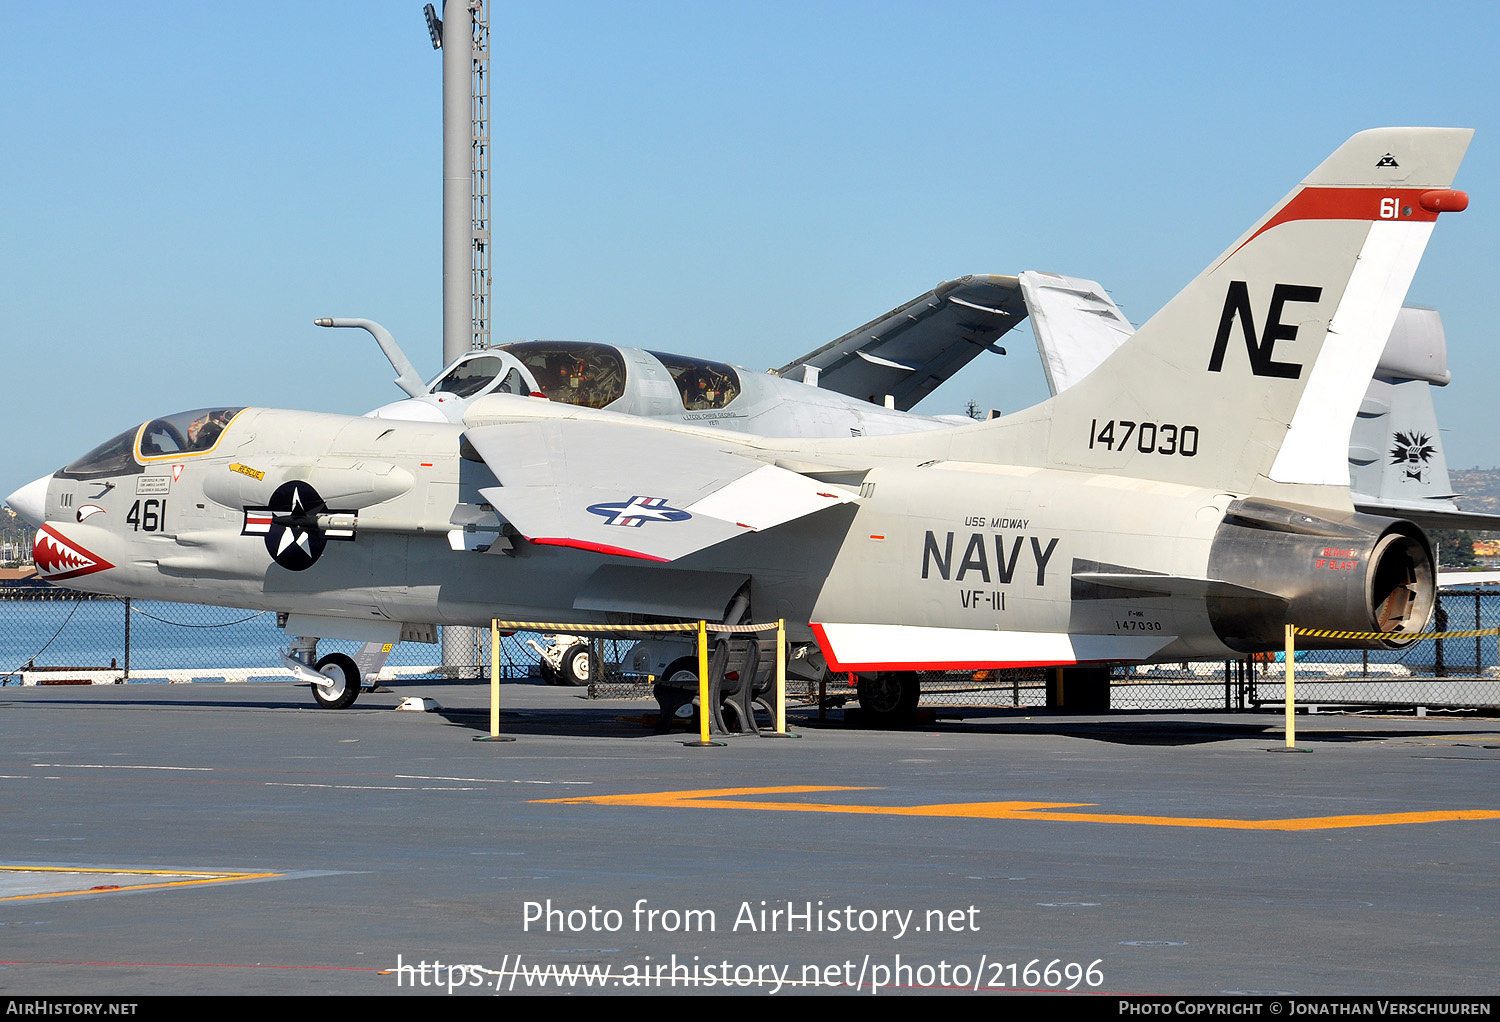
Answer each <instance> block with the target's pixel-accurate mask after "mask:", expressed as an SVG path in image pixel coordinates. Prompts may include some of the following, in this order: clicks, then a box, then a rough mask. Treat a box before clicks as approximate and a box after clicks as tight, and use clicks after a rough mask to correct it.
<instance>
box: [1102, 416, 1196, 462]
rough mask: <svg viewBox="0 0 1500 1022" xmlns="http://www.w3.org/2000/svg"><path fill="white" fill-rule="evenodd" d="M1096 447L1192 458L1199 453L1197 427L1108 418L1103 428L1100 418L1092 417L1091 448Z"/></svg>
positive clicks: (1107, 449)
mask: <svg viewBox="0 0 1500 1022" xmlns="http://www.w3.org/2000/svg"><path fill="white" fill-rule="evenodd" d="M1095 447H1103V448H1104V449H1105V450H1106V451H1130V450H1134V451H1136V452H1137V453H1140V454H1180V455H1182V456H1183V457H1184V458H1191V457H1192V456H1193V455H1195V454H1197V453H1198V427H1197V426H1178V425H1176V424H1174V423H1170V422H1131V421H1130V420H1129V419H1106V420H1104V426H1103V427H1102V428H1101V427H1100V425H1099V420H1098V419H1090V420H1089V450H1093V449H1094V448H1095Z"/></svg>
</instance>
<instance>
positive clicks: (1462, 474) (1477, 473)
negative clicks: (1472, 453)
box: [1448, 468, 1500, 515]
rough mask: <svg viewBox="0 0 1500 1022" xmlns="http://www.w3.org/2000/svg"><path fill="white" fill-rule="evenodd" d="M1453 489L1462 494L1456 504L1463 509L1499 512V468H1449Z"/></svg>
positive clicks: (1487, 512) (1491, 512) (1490, 512)
mask: <svg viewBox="0 0 1500 1022" xmlns="http://www.w3.org/2000/svg"><path fill="white" fill-rule="evenodd" d="M1448 478H1449V479H1450V480H1451V481H1452V482H1453V490H1454V492H1456V493H1459V494H1462V496H1460V497H1459V498H1458V506H1459V507H1461V508H1463V509H1464V510H1465V511H1479V512H1482V513H1484V514H1492V515H1493V514H1500V469H1495V468H1450V469H1448Z"/></svg>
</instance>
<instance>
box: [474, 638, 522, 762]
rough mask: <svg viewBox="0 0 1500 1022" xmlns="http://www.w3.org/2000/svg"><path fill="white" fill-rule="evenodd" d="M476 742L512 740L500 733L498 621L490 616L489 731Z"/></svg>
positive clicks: (512, 739)
mask: <svg viewBox="0 0 1500 1022" xmlns="http://www.w3.org/2000/svg"><path fill="white" fill-rule="evenodd" d="M474 741H476V742H513V741H515V739H514V738H509V737H505V736H502V735H501V734H500V622H499V620H498V619H496V618H490V733H489V734H487V735H480V736H479V737H477V738H475V739H474Z"/></svg>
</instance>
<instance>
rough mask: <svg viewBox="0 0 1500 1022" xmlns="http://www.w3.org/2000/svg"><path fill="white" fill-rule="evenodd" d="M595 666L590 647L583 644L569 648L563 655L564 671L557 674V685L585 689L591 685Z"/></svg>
mask: <svg viewBox="0 0 1500 1022" xmlns="http://www.w3.org/2000/svg"><path fill="white" fill-rule="evenodd" d="M593 666H594V665H593V661H592V660H591V659H590V658H589V648H588V646H586V645H585V644H583V643H581V642H580V643H578V644H577V645H576V646H569V647H568V648H567V649H566V650H565V651H564V652H563V655H562V670H560V671H558V672H557V683H558V684H559V685H571V686H573V687H574V688H583V687H584V686H586V685H588V683H589V676H590V675H591V674H592V673H593Z"/></svg>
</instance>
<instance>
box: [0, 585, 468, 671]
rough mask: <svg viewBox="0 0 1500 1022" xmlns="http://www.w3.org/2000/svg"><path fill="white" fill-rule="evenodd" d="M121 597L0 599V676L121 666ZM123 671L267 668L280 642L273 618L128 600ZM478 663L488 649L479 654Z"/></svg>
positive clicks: (347, 646) (408, 661)
mask: <svg viewBox="0 0 1500 1022" xmlns="http://www.w3.org/2000/svg"><path fill="white" fill-rule="evenodd" d="M125 607H126V605H125V602H124V601H123V600H4V601H0V674H3V673H6V672H12V671H15V670H18V669H20V668H21V667H23V666H24V665H25V664H26V663H27V661H29V660H32V659H33V658H34V659H35V661H36V664H37V665H38V666H59V667H108V666H109V664H110V661H111V660H112V659H113V660H115V661H117V662H118V663H119V665H121V666H123V665H124V663H125ZM130 607H131V616H130V669H131V671H132V672H135V671H148V670H161V669H171V668H202V669H207V670H222V669H226V668H246V667H273V666H277V665H279V664H280V663H281V660H280V656H279V651H280V650H284V649H285V648H286V645H287V642H288V639H287V635H286V633H285V632H284V631H282V630H281V629H279V628H277V627H276V615H275V614H274V613H271V612H269V611H268V612H263V613H257V612H255V611H247V610H233V609H230V608H226V607H205V606H200V605H197V604H183V603H165V602H161V601H155V600H134V601H132V602H131V604H130ZM359 646H360V643H357V642H341V641H337V640H331V639H330V640H324V641H322V642H320V643H319V644H318V648H319V651H320V652H336V651H338V652H345V653H350V654H352V653H353V652H354V651H355V650H357V649H358V648H359ZM483 653H484V655H485V659H486V664H487V662H488V648H487V646H486V648H485V649H484V650H483ZM441 661H442V653H441V651H440V649H439V647H438V646H437V645H434V644H430V643H420V642H403V643H401V644H400V645H398V646H397V647H396V648H395V649H394V650H393V651H392V652H391V657H390V659H389V660H388V661H387V663H388V664H390V665H391V666H398V667H410V666H420V665H429V664H436V663H440V662H441Z"/></svg>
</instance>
